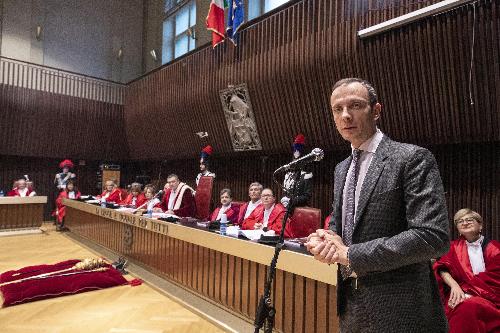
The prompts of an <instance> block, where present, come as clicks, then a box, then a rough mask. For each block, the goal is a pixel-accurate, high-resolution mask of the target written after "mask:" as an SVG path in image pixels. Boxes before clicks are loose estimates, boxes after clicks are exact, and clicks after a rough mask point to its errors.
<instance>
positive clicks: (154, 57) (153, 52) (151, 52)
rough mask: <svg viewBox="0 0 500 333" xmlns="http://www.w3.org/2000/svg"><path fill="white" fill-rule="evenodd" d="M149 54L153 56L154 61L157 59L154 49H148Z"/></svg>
mask: <svg viewBox="0 0 500 333" xmlns="http://www.w3.org/2000/svg"><path fill="white" fill-rule="evenodd" d="M149 54H151V57H152V58H153V60H154V61H158V57H157V56H156V51H155V50H154V49H152V50H151V51H149Z"/></svg>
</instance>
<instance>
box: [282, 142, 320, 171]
mask: <svg viewBox="0 0 500 333" xmlns="http://www.w3.org/2000/svg"><path fill="white" fill-rule="evenodd" d="M323 157H325V153H324V152H323V150H322V149H320V148H314V149H313V150H312V151H311V152H310V153H309V154H307V155H304V156H302V157H301V158H298V159H296V160H294V161H292V162H290V163H288V164H285V165H283V166H280V167H279V168H278V169H276V171H274V173H277V172H280V171H288V170H290V169H296V168H298V167H302V166H304V165H306V164H309V163H312V162H319V161H321V160H322V159H323Z"/></svg>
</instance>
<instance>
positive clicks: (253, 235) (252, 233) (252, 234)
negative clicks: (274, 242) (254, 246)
mask: <svg viewBox="0 0 500 333" xmlns="http://www.w3.org/2000/svg"><path fill="white" fill-rule="evenodd" d="M263 233H264V231H262V230H261V229H256V230H240V232H239V234H240V235H242V236H245V237H246V238H248V239H250V240H253V241H255V240H259V239H260V236H262V234H263Z"/></svg>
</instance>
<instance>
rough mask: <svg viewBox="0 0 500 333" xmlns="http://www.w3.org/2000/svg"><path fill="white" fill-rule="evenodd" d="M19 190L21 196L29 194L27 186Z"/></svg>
mask: <svg viewBox="0 0 500 333" xmlns="http://www.w3.org/2000/svg"><path fill="white" fill-rule="evenodd" d="M17 192H19V196H20V197H27V195H26V194H28V188H27V187H25V188H24V189H23V190H20V189H17Z"/></svg>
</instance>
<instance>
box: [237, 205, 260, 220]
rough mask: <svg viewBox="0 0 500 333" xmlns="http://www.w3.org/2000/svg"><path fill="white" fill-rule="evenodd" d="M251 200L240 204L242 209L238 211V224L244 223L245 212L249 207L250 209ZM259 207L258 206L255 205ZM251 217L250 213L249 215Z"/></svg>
mask: <svg viewBox="0 0 500 333" xmlns="http://www.w3.org/2000/svg"><path fill="white" fill-rule="evenodd" d="M249 202H250V201H247V202H245V203H244V204H243V205H241V206H240V210H239V213H238V221H237V223H238V225H242V224H243V220H244V219H245V214H246V213H247V209H248V203H249ZM255 208H257V207H255ZM248 216H249V217H250V215H248Z"/></svg>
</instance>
